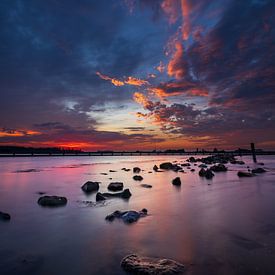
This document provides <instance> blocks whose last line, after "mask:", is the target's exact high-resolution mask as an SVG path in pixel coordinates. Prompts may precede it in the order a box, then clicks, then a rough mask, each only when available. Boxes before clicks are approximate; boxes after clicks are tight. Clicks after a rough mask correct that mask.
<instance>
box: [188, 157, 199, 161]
mask: <svg viewBox="0 0 275 275" xmlns="http://www.w3.org/2000/svg"><path fill="white" fill-rule="evenodd" d="M187 161H189V162H196V161H197V160H196V159H195V158H194V157H190V158H189V159H187Z"/></svg>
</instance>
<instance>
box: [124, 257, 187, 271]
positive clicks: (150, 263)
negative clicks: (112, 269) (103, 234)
mask: <svg viewBox="0 0 275 275" xmlns="http://www.w3.org/2000/svg"><path fill="white" fill-rule="evenodd" d="M120 265H121V267H122V268H123V269H124V270H125V271H127V272H129V273H131V274H142V275H157V274H158V275H172V274H182V273H183V272H184V271H185V267H184V265H183V264H181V263H179V262H176V261H173V260H170V259H161V258H151V257H150V258H149V257H144V256H139V255H136V254H132V255H128V256H126V257H125V258H123V259H122V261H121V263H120Z"/></svg>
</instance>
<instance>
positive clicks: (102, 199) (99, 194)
mask: <svg viewBox="0 0 275 275" xmlns="http://www.w3.org/2000/svg"><path fill="white" fill-rule="evenodd" d="M95 200H96V201H105V200H106V198H105V197H104V196H103V195H102V194H101V193H100V192H98V193H96V197H95Z"/></svg>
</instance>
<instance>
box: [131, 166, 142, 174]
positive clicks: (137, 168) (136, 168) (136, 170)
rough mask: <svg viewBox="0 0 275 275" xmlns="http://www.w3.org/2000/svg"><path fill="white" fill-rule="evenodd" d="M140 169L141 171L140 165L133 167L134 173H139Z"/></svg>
mask: <svg viewBox="0 0 275 275" xmlns="http://www.w3.org/2000/svg"><path fill="white" fill-rule="evenodd" d="M140 171H141V169H140V168H139V167H134V168H133V172H134V173H139V172H140Z"/></svg>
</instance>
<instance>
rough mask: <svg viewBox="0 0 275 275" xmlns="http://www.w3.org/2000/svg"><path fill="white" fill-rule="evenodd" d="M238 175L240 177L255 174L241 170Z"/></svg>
mask: <svg viewBox="0 0 275 275" xmlns="http://www.w3.org/2000/svg"><path fill="white" fill-rule="evenodd" d="M237 175H238V177H240V178H242V177H253V176H254V175H253V174H252V173H250V172H245V171H239V172H238V174H237Z"/></svg>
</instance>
